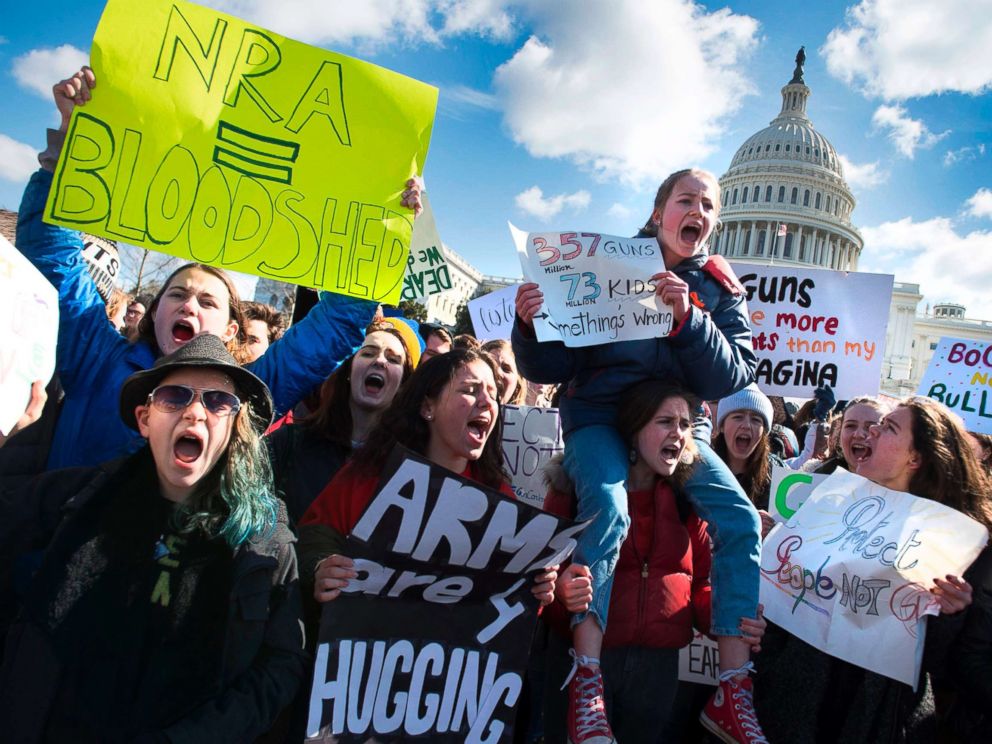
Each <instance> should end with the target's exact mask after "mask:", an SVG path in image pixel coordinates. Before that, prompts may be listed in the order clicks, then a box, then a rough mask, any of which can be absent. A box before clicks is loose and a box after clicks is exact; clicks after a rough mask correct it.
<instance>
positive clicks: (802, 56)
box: [789, 46, 806, 85]
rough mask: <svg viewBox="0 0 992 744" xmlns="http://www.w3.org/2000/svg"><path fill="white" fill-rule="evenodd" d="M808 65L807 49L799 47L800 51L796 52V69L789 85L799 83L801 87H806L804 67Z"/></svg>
mask: <svg viewBox="0 0 992 744" xmlns="http://www.w3.org/2000/svg"><path fill="white" fill-rule="evenodd" d="M805 65H806V47H805V46H801V47H799V51H798V52H796V69H795V70H793V71H792V80H790V81H789V85H793V84H795V83H799V84H800V85H805V84H806V81H805V80H803V67H804V66H805Z"/></svg>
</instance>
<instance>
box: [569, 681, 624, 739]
mask: <svg viewBox="0 0 992 744" xmlns="http://www.w3.org/2000/svg"><path fill="white" fill-rule="evenodd" d="M568 744H616V739H614V738H613V731H612V730H611V729H610V722H609V721H608V720H606V704H605V703H604V702H603V675H602V674H601V673H600V671H599V669H592V668H590V667H587V666H583V665H581V664H579V663H578V662H576V669H575V676H573V677H572V680H571V682H570V683H569V685H568Z"/></svg>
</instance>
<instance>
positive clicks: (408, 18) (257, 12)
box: [206, 0, 438, 46]
mask: <svg viewBox="0 0 992 744" xmlns="http://www.w3.org/2000/svg"><path fill="white" fill-rule="evenodd" d="M206 4H207V5H210V6H211V7H214V8H216V9H218V10H222V11H225V12H227V13H231V14H232V15H236V16H238V17H239V18H244V19H246V20H250V21H252V22H253V23H257V24H258V25H260V26H263V27H264V28H267V29H271V30H272V31H275V32H277V33H280V34H283V35H285V36H289V37H290V38H293V39H299V40H300V41H305V42H307V43H309V44H345V43H355V42H357V43H360V44H366V45H372V46H376V45H379V44H387V43H389V44H393V43H398V42H399V43H404V42H405V43H411V42H412V43H416V42H427V43H429V44H434V43H437V41H438V29H436V28H435V27H434V26H433V25H432V24H431V22H430V13H431V10H432V7H433V6H434V5H435V3H432V2H430V1H429V0H361V2H350V3H346V2H327V1H326V0H282V1H281V2H278V3H275V2H271V0H206Z"/></svg>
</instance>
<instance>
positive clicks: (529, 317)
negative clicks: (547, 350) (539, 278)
mask: <svg viewBox="0 0 992 744" xmlns="http://www.w3.org/2000/svg"><path fill="white" fill-rule="evenodd" d="M543 304H544V292H542V291H541V288H540V287H538V286H537V285H536V284H534V282H527V283H526V284H521V285H520V286H519V287H517V297H516V300H514V307H515V308H516V311H517V317H518V318H520V320H521V321H522V322H524V323H526V324H527V325H529V326H530V327H531V328H533V327H534V316H535V315H537V311H538V310H540V309H541V305H543Z"/></svg>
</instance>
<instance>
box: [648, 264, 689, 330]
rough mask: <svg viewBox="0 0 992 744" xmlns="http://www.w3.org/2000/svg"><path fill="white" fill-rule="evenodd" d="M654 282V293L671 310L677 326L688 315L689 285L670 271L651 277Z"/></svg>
mask: <svg viewBox="0 0 992 744" xmlns="http://www.w3.org/2000/svg"><path fill="white" fill-rule="evenodd" d="M651 281H652V282H655V290H654V293H655V294H656V295H657V296H658V299H660V300H661V301H662V303H664V304H665V305H668V306H669V307H671V308H672V316H673V317H674V320H675V324H676V325H678V324H679V323H681V322H682V319H683V318H684V317H685V316H686V315H688V313H689V285H688V284H686V283H685V282H684V281H682V280H681V279H679V277H678V276H676V275H675V274H674V273H673V272H671V271H662V272H660V273H658V274H655V275H654V276H653V277H651Z"/></svg>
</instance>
